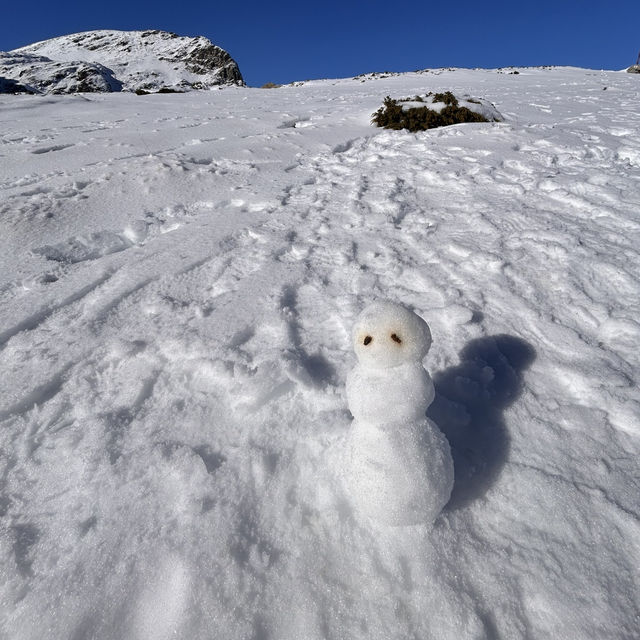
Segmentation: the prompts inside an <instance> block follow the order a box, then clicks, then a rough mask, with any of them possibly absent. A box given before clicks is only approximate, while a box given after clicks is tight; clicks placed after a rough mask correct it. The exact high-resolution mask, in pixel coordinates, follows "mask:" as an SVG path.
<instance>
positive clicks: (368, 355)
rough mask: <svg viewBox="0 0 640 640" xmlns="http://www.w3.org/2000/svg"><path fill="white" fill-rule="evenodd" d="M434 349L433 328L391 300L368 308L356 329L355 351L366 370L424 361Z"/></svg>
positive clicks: (354, 336) (354, 334)
mask: <svg viewBox="0 0 640 640" xmlns="http://www.w3.org/2000/svg"><path fill="white" fill-rule="evenodd" d="M430 346H431V331H429V325H428V324H427V323H426V322H425V321H424V320H423V319H422V318H421V317H420V316H418V315H416V314H415V313H413V311H410V310H409V309H407V308H406V307H403V306H402V305H399V304H396V303H395V302H390V301H388V300H379V301H376V302H373V303H372V304H370V305H369V306H368V307H366V308H365V309H364V310H363V311H362V313H361V314H360V315H359V316H358V319H357V320H356V324H355V326H354V328H353V348H354V350H355V352H356V356H357V357H358V361H359V362H360V364H361V365H364V366H365V367H372V368H374V369H387V368H390V367H396V366H398V365H401V364H405V363H407V362H422V359H423V358H424V357H425V356H426V355H427V352H428V351H429V347H430Z"/></svg>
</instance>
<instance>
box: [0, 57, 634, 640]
mask: <svg viewBox="0 0 640 640" xmlns="http://www.w3.org/2000/svg"><path fill="white" fill-rule="evenodd" d="M637 80H638V78H637V77H636V76H634V75H632V74H627V73H616V72H595V71H588V70H581V69H573V68H558V69H548V70H547V69H544V70H543V69H521V70H520V74H519V75H509V74H500V73H497V72H495V71H481V70H475V71H465V70H451V71H442V72H440V71H438V72H432V73H422V74H406V75H399V76H392V77H382V76H371V77H363V78H361V79H358V80H354V79H347V80H336V81H318V82H310V83H307V84H304V85H300V84H298V85H297V86H293V87H285V88H281V89H277V90H271V91H266V90H257V89H243V88H228V89H224V90H221V91H216V92H204V93H191V94H185V95H152V96H146V97H144V98H140V97H138V96H135V95H131V94H99V95H98V94H93V95H91V96H90V98H89V97H87V96H80V95H77V96H56V97H52V96H46V97H39V96H2V97H0V120H1V124H0V132H1V133H0V142H1V146H0V189H1V190H2V198H1V199H0V216H1V217H0V220H1V221H2V234H1V235H0V275H1V277H2V280H1V283H0V371H1V372H2V375H1V376H0V403H1V404H0V420H1V422H2V424H1V429H0V443H1V444H0V447H1V451H2V454H1V455H0V464H1V465H2V467H1V469H0V514H1V515H2V518H1V520H0V527H1V528H0V555H1V561H0V574H1V575H2V578H1V580H0V630H1V631H0V635H2V637H6V638H11V639H14V638H18V639H34V640H35V639H40V638H44V637H47V638H73V639H74V640H79V639H81V638H82V639H88V638H104V639H107V638H109V639H111V638H169V637H181V638H194V639H197V638H223V639H225V640H226V639H234V638H255V639H266V638H278V639H286V638H292V639H293V638H295V639H300V638H305V639H310V640H311V639H320V638H336V639H337V638H353V639H357V638H363V639H364V638H367V639H372V638H385V639H389V638H403V639H404V638H434V639H439V640H441V639H447V638H455V639H460V638H474V639H475V638H477V639H479V638H509V639H513V638H516V639H517V638H572V639H575V638H578V639H582V638H589V639H594V640H595V639H598V640H601V639H602V638H613V639H630V638H636V637H638V629H639V625H640V617H639V616H640V596H639V594H640V588H639V587H640V584H639V582H640V579H639V573H638V568H639V565H640V519H639V518H640V505H639V497H638V496H639V495H640V493H639V489H640V487H639V485H640V474H639V473H638V455H639V454H640V440H639V438H640V424H639V415H640V393H639V392H638V366H639V362H640V355H639V354H640V351H639V350H638V344H639V343H640V322H639V320H638V318H639V317H640V284H639V275H638V274H640V256H639V251H640V249H639V247H640V112H639V110H638V105H639V104H640V86H639V85H638V82H637ZM605 89H606V90H605ZM444 90H452V91H455V92H463V93H464V92H466V93H468V94H470V95H473V96H479V97H482V98H484V99H486V100H488V101H490V102H491V103H493V104H495V106H496V108H497V109H498V110H499V111H500V113H501V114H502V115H503V116H504V118H505V121H504V122H501V123H474V124H464V125H457V126H454V127H449V128H446V129H434V130H431V131H428V132H424V133H419V134H410V133H407V132H404V131H385V130H382V129H376V128H373V127H372V126H371V125H370V122H369V121H370V116H371V114H372V113H373V112H374V111H375V110H376V109H377V108H378V107H379V106H380V105H381V104H382V100H383V98H384V96H386V95H391V96H392V97H402V96H407V95H415V94H417V93H421V92H422V93H426V92H429V91H444ZM375 297H382V298H390V299H392V300H395V301H398V302H401V303H403V304H405V305H407V306H410V307H412V308H414V309H415V310H416V311H417V312H418V313H419V314H420V315H421V316H423V317H424V318H425V319H426V320H427V321H428V323H429V325H430V327H431V330H432V333H433V346H432V348H431V351H430V352H429V356H428V358H427V361H426V364H427V367H428V369H429V370H430V371H431V373H432V375H433V378H434V382H435V386H436V399H435V401H434V403H433V404H432V405H431V407H430V408H429V416H430V417H431V418H432V419H433V420H434V421H435V422H436V423H437V424H438V426H439V427H440V428H441V429H442V431H443V432H444V433H445V435H446V436H447V438H448V440H449V442H450V443H451V447H452V453H453V457H454V462H455V485H454V488H453V494H452V498H451V501H450V502H449V504H448V506H447V507H446V508H445V510H444V511H443V513H442V515H441V516H440V517H439V518H438V519H437V521H436V522H435V524H434V526H433V528H432V529H431V528H423V527H421V526H416V527H405V528H399V529H395V530H393V532H392V533H388V532H386V531H383V530H376V529H374V528H371V527H368V526H365V525H364V524H363V523H362V522H360V521H359V520H358V519H357V518H356V517H355V515H354V513H353V512H352V510H351V509H350V507H349V505H348V502H347V501H346V500H345V499H344V496H343V494H342V493H341V490H340V489H339V485H340V482H339V480H340V478H338V477H336V476H335V474H332V473H331V465H330V464H328V462H327V457H328V456H327V452H328V451H329V450H330V449H331V446H332V444H333V443H335V442H336V441H338V440H339V439H340V438H342V437H344V435H345V434H346V433H348V430H349V428H350V425H351V417H350V415H349V413H348V411H347V406H346V399H345V393H344V383H345V378H346V374H347V372H348V371H349V370H350V369H351V367H352V366H353V363H354V356H353V352H352V347H351V341H350V329H351V326H352V325H353V322H354V319H355V318H356V316H357V314H358V313H359V311H360V310H361V309H362V308H363V307H364V306H365V305H366V304H367V303H368V302H370V301H371V300H372V299H373V298H375Z"/></svg>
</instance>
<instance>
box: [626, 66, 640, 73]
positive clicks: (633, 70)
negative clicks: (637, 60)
mask: <svg viewBox="0 0 640 640" xmlns="http://www.w3.org/2000/svg"><path fill="white" fill-rule="evenodd" d="M627 73H640V64H632V65H631V66H630V67H629V68H628V69H627Z"/></svg>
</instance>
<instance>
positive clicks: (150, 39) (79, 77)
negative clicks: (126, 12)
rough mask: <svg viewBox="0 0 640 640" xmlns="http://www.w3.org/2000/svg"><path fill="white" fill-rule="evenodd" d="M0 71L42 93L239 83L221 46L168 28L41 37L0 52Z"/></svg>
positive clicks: (234, 66)
mask: <svg viewBox="0 0 640 640" xmlns="http://www.w3.org/2000/svg"><path fill="white" fill-rule="evenodd" d="M0 73H1V74H2V75H3V76H5V77H6V78H8V79H10V80H13V81H16V82H19V83H20V84H21V85H27V87H26V89H27V92H28V93H45V94H46V93H56V94H59V93H75V92H89V91H107V92H111V91H122V90H124V91H140V90H142V91H147V92H149V91H151V92H155V91H158V90H160V89H165V90H167V89H170V90H174V91H189V90H191V89H193V88H197V89H205V88H212V87H216V86H218V85H225V84H230V83H232V84H240V85H242V84H244V83H243V81H242V76H241V75H240V71H239V70H238V67H237V64H236V63H235V62H234V61H233V59H232V58H231V57H230V56H229V54H228V53H227V52H226V51H224V50H223V49H221V48H220V47H218V46H216V45H214V44H213V43H212V42H211V41H210V40H208V39H207V38H205V37H203V36H197V37H195V38H190V37H185V36H178V35H176V34H174V33H170V32H167V31H106V30H97V31H84V32H81V33H73V34H70V35H66V36H59V37H57V38H51V39H49V40H43V41H41V42H36V43H34V44H30V45H27V46H26V47H21V48H19V49H15V50H13V51H10V52H6V53H5V52H0ZM24 90H25V89H24V88H23V89H22V91H24Z"/></svg>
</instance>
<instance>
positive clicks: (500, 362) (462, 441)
mask: <svg viewBox="0 0 640 640" xmlns="http://www.w3.org/2000/svg"><path fill="white" fill-rule="evenodd" d="M534 359H535V350H534V349H533V347H532V346H531V345H530V344H529V343H527V342H525V341H524V340H522V339H520V338H516V337H514V336H509V335H497V336H488V337H486V338H478V339H477V340H472V341H471V342H469V343H468V344H467V345H466V346H465V347H464V349H463V350H462V351H461V352H460V364H457V365H456V366H454V367H450V368H448V369H445V370H444V371H441V372H439V373H436V374H435V375H434V378H433V381H434V384H435V388H436V397H435V400H434V402H433V404H432V405H431V406H430V407H429V410H428V411H427V415H428V417H429V418H431V419H432V420H434V421H435V422H436V424H437V425H438V426H439V427H440V429H441V430H442V432H443V433H444V434H445V435H446V436H447V439H448V440H449V444H450V445H451V454H452V456H453V462H454V467H455V481H454V486H453V492H452V494H451V500H450V501H449V504H448V505H447V507H446V509H447V510H455V509H459V508H461V507H464V506H466V505H468V504H469V503H470V502H472V501H473V500H475V499H477V498H479V497H481V496H483V495H484V494H485V493H486V492H487V491H488V489H489V488H490V487H491V485H492V484H493V483H494V482H495V481H496V480H497V478H498V476H499V475H500V472H501V470H502V468H503V467H504V465H505V462H506V460H507V456H508V453H509V441H510V438H509V434H508V431H507V427H506V425H505V422H504V411H505V409H506V408H507V407H508V406H510V405H511V404H513V403H514V402H515V400H516V399H517V398H518V396H519V395H520V393H521V392H522V386H523V380H522V374H523V372H524V371H525V370H526V369H527V368H528V367H529V366H530V365H531V363H532V362H533V361H534Z"/></svg>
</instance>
